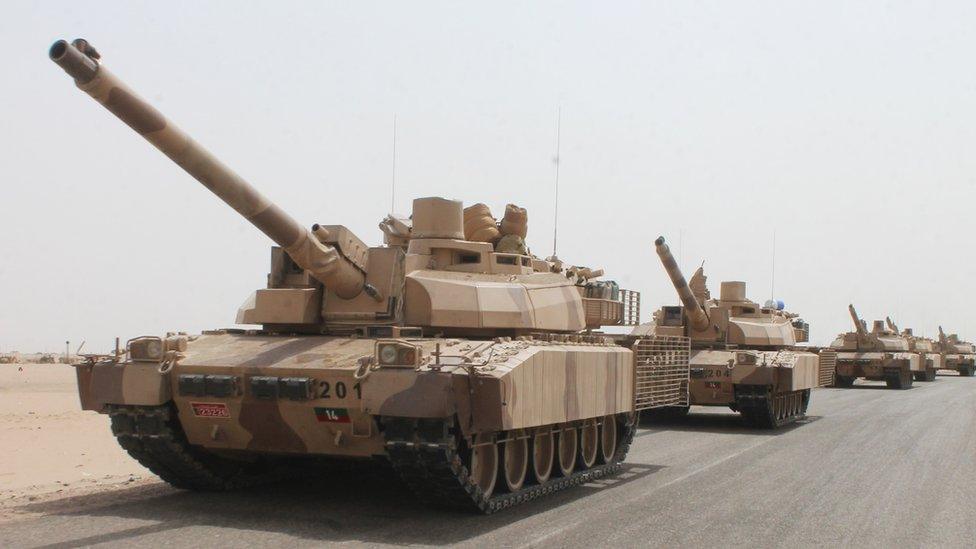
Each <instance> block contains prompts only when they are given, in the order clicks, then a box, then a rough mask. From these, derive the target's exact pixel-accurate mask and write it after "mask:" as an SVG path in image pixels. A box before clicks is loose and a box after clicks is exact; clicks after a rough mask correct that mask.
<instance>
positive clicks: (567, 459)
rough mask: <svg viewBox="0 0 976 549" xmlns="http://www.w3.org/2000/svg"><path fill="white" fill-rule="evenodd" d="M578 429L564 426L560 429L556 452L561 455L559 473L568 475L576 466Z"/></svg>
mask: <svg viewBox="0 0 976 549" xmlns="http://www.w3.org/2000/svg"><path fill="white" fill-rule="evenodd" d="M578 438H579V437H577V435H576V429H574V428H573V427H568V426H564V427H563V428H562V429H561V430H560V431H559V442H558V444H557V447H556V454H557V455H558V457H559V474H560V475H562V476H564V477H568V476H569V475H571V474H573V469H575V468H576V447H577V443H578Z"/></svg>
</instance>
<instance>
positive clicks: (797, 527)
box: [0, 375, 976, 547]
mask: <svg viewBox="0 0 976 549" xmlns="http://www.w3.org/2000/svg"><path fill="white" fill-rule="evenodd" d="M858 383H859V385H858V386H855V388H853V389H818V390H816V391H815V392H814V395H813V399H812V402H811V406H810V418H809V419H808V420H807V421H805V422H804V423H802V424H799V425H796V426H794V427H791V428H788V429H783V430H780V431H777V432H773V433H770V432H757V431H750V430H747V429H745V428H743V427H741V425H740V423H739V419H738V416H735V415H732V414H731V413H726V412H725V411H721V410H718V409H710V408H696V409H693V411H692V414H691V416H689V418H688V420H686V421H684V422H681V423H675V424H671V425H667V426H663V427H660V428H653V429H642V430H641V431H640V432H639V433H638V436H637V439H636V440H635V444H634V446H633V447H632V448H631V452H630V455H629V456H628V458H627V465H626V467H625V472H624V474H623V475H621V476H620V477H618V478H616V479H613V480H609V481H606V482H601V483H595V484H591V485H587V486H583V487H579V488H575V489H571V490H569V491H566V492H563V493H560V494H557V495H555V496H552V497H550V498H549V499H546V500H542V501H536V502H532V503H529V504H526V505H523V506H521V507H518V508H515V509H511V510H508V511H504V512H502V513H500V514H497V515H493V516H487V517H485V516H476V515H466V514H457V513H445V512H437V511H431V510H428V509H426V508H424V507H421V506H420V505H419V504H418V503H417V502H416V501H415V500H414V499H413V498H412V497H411V495H410V493H409V492H407V491H406V490H405V489H403V488H402V487H401V486H399V485H397V483H396V482H395V480H391V479H388V478H385V477H383V476H382V475H380V476H373V477H370V478H366V479H364V478H352V477H350V476H348V475H346V476H344V477H343V478H335V479H324V480H314V481H313V480H308V481H304V482H294V483H289V484H287V485H279V486H277V487H267V488H263V489H258V490H253V491H247V492H239V493H233V494H197V493H189V492H181V491H178V490H173V489H171V488H169V487H166V486H164V485H161V484H159V485H150V486H140V487H136V488H132V489H129V490H127V491H122V492H114V493H112V494H102V495H99V494H95V495H88V496H80V497H74V498H70V499H66V500H60V501H55V502H46V503H35V504H32V505H33V506H34V508H33V509H30V511H32V512H35V513H41V514H42V516H39V517H34V518H29V519H24V520H20V521H18V522H12V523H8V524H4V525H2V526H0V546H3V547H39V546H48V547H79V546H88V545H100V544H104V545H125V546H137V547H159V546H162V545H168V544H172V545H178V546H182V547H193V546H208V547H211V546H218V545H219V546H223V547H226V546H241V545H254V546H275V547H288V546H308V545H326V544H340V543H342V544H347V543H348V544H364V543H365V544H376V545H385V544H389V545H404V544H434V545H443V544H463V545H477V546H485V545H492V546H496V545H497V546H526V545H542V546H558V547H600V546H635V547H636V546H642V547H647V546H669V547H670V546H744V545H749V546H814V545H829V546H838V545H842V546H858V547H864V546H875V547H880V546H887V547H890V546H899V547H903V546H913V547H919V546H967V547H971V546H972V545H973V544H974V540H973V537H974V533H976V421H974V419H976V418H974V416H976V378H957V377H955V376H951V375H950V376H944V377H942V376H940V377H939V378H938V379H937V380H936V381H935V382H933V383H916V384H915V387H914V388H913V389H910V390H908V391H892V390H886V389H883V388H882V385H880V384H873V383H872V384H865V385H861V384H862V383H864V382H858ZM107 428H108V427H107V425H106V429H107Z"/></svg>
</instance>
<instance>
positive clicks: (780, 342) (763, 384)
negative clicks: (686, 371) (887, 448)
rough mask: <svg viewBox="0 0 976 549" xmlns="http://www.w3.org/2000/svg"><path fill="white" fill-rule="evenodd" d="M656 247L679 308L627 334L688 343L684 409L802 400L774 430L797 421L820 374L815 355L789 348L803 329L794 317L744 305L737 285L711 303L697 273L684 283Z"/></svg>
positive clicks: (725, 286)
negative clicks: (757, 398)
mask: <svg viewBox="0 0 976 549" xmlns="http://www.w3.org/2000/svg"><path fill="white" fill-rule="evenodd" d="M656 248H657V253H658V256H659V257H660V259H661V263H662V265H663V266H664V269H665V272H666V273H667V274H668V277H669V278H670V279H671V282H672V284H673V285H674V287H675V290H676V291H677V293H678V297H679V298H680V300H681V303H682V306H680V307H663V308H662V309H661V310H659V311H657V313H655V317H654V322H652V323H649V324H645V325H642V326H640V327H638V329H636V330H635V331H634V334H635V335H641V336H646V335H649V334H657V335H685V336H687V337H690V338H691V344H692V352H691V358H690V377H691V379H690V383H689V397H690V404H695V405H706V406H729V407H731V408H732V409H740V408H742V406H743V399H744V398H746V399H748V400H750V401H754V400H755V398H754V397H755V395H756V394H760V395H761V396H762V398H764V399H766V401H765V402H766V403H769V404H770V405H772V404H773V403H774V402H776V401H777V399H783V398H785V399H787V401H788V400H789V399H799V398H801V397H802V399H803V405H802V406H801V407H797V408H795V409H793V410H792V411H791V412H790V413H787V414H786V415H785V417H779V419H778V420H777V422H776V424H782V423H784V422H786V421H791V420H793V419H796V418H798V417H801V416H802V410H801V408H802V409H805V406H806V403H807V402H808V400H809V394H810V393H809V391H810V389H812V388H813V387H816V386H817V385H818V371H819V358H818V356H817V355H816V354H815V353H811V352H808V351H806V350H803V349H801V348H799V347H797V346H796V343H797V340H796V335H797V334H798V333H799V334H802V336H803V337H804V338H805V337H806V333H807V332H806V330H807V328H806V325H805V324H804V323H803V322H802V321H801V320H798V318H797V316H796V315H795V314H791V313H787V312H785V311H782V310H778V309H775V308H770V307H762V306H760V305H759V304H757V303H755V302H752V301H749V300H748V299H746V297H745V283H743V282H723V283H722V285H721V295H720V297H719V299H712V298H711V294H710V292H709V291H708V287H707V285H706V277H705V274H704V270H703V269H702V268H699V269H698V270H697V271H696V272H695V274H694V276H693V277H692V279H691V282H690V283H689V282H686V281H685V278H684V276H683V275H682V273H681V271H680V269H679V268H678V265H677V262H676V261H675V259H674V256H673V255H672V254H671V251H670V249H669V248H668V246H667V244H665V243H664V239H663V238H659V239H658V240H657V241H656ZM760 404H762V403H760Z"/></svg>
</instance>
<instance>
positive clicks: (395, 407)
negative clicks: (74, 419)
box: [77, 333, 634, 457]
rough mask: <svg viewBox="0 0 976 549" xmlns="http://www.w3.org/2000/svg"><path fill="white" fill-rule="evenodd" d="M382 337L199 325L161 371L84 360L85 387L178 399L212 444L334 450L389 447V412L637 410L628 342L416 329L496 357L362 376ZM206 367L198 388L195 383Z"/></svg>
mask: <svg viewBox="0 0 976 549" xmlns="http://www.w3.org/2000/svg"><path fill="white" fill-rule="evenodd" d="M376 341H377V340H374V339H366V338H344V337H333V336H299V337H287V336H275V335H246V334H234V333H221V334H212V335H202V336H199V337H197V338H195V339H194V340H193V341H191V342H190V343H189V346H188V349H187V350H186V352H185V353H184V354H185V356H184V357H183V358H182V359H181V360H179V362H178V363H177V364H176V365H175V366H173V367H172V368H170V369H169V370H167V371H165V372H164V373H161V372H160V370H161V368H160V367H159V365H158V364H156V363H152V362H136V361H130V362H125V363H121V364H112V363H100V364H89V365H81V366H79V367H78V369H77V372H78V381H79V393H80V397H81V403H82V407H83V408H84V409H86V410H95V411H99V412H106V411H107V410H108V408H109V407H110V406H112V405H115V406H160V405H165V404H167V403H172V405H173V406H174V407H175V409H176V411H177V413H178V418H179V422H180V424H181V426H182V428H183V430H184V432H185V433H186V436H187V439H188V440H189V442H190V443H191V444H194V445H198V446H200V447H203V448H207V449H215V450H234V451H242V452H255V453H275V454H317V455H328V456H339V457H370V456H375V455H383V454H385V449H384V445H383V437H382V435H381V433H380V423H381V422H382V418H383V417H408V418H416V419H421V418H441V419H444V418H452V417H458V418H459V425H460V426H461V428H462V429H463V431H464V432H465V434H468V435H475V434H478V433H483V432H495V431H508V430H514V429H528V428H535V427H540V426H543V425H549V424H558V423H565V422H572V421H577V420H584V419H588V418H597V417H603V416H607V415H613V414H620V413H629V412H631V411H632V410H633V399H634V380H633V375H634V365H633V352H632V351H631V350H630V349H627V348H624V347H620V346H617V345H613V344H599V345H598V344H592V343H571V342H547V341H532V342H530V341H503V342H495V341H477V340H442V339H418V340H415V341H413V343H416V344H417V345H418V346H419V347H420V348H422V349H424V350H425V351H426V352H434V351H435V349H436V348H438V346H441V348H442V355H445V357H444V360H445V361H447V356H446V355H447V354H448V353H451V354H452V355H453V356H454V357H457V360H463V359H474V360H477V358H475V357H486V356H487V355H489V354H491V358H490V361H489V362H488V363H487V364H486V365H484V366H482V367H480V369H479V372H478V373H476V374H475V375H474V376H472V375H470V370H469V369H467V368H466V367H463V366H448V365H446V364H445V365H444V366H442V367H440V368H430V367H421V368H420V369H415V368H380V369H376V370H374V371H372V372H370V373H369V375H367V376H366V377H364V378H361V379H357V371H359V370H360V365H361V364H362V361H364V360H367V359H369V358H370V357H372V356H373V354H374V347H375V344H376ZM208 376H210V377H208ZM200 378H203V380H204V382H203V383H204V389H203V391H197V390H196V389H195V388H194V387H192V386H191V384H192V383H193V382H194V381H196V380H199V379H200ZM211 381H214V386H213V387H210V386H209V384H210V382H211ZM218 383H219V384H220V385H217V384H218ZM288 383H291V384H292V385H293V389H286V388H285V387H286V384H288ZM294 387H297V389H296V388H294Z"/></svg>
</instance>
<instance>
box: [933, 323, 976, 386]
mask: <svg viewBox="0 0 976 549" xmlns="http://www.w3.org/2000/svg"><path fill="white" fill-rule="evenodd" d="M935 350H936V352H937V353H939V354H940V355H941V356H942V366H940V367H939V368H940V369H943V370H955V371H956V372H959V375H961V376H966V377H972V376H973V374H974V373H976V347H974V346H973V344H972V343H970V342H968V341H962V340H960V339H959V336H958V335H956V334H949V335H946V333H945V331H943V330H942V326H939V341H937V342H935Z"/></svg>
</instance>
